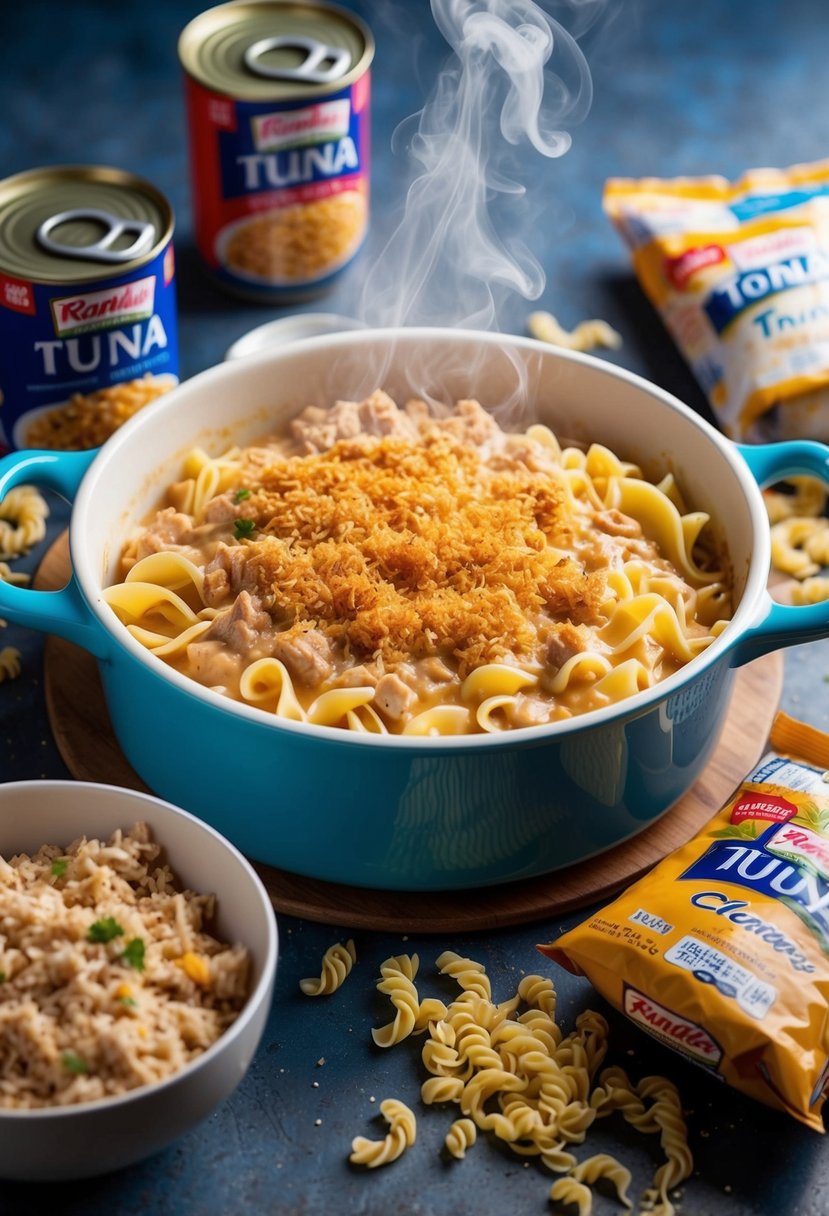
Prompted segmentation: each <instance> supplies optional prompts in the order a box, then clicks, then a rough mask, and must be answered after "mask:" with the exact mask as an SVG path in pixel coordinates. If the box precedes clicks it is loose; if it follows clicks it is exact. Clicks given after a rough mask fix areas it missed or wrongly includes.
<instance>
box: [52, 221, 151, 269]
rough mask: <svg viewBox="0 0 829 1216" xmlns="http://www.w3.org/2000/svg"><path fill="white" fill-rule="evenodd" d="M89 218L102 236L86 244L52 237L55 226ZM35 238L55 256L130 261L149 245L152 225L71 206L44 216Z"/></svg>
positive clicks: (87, 259) (97, 260)
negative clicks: (101, 232) (71, 242)
mask: <svg viewBox="0 0 829 1216" xmlns="http://www.w3.org/2000/svg"><path fill="white" fill-rule="evenodd" d="M90 221H91V222H92V223H94V224H96V225H100V226H102V227H103V228H104V232H103V235H102V236H100V237H99V238H98V240H97V241H93V242H91V243H90V244H76V245H69V244H64V243H63V242H61V241H59V240H56V239H54V238H53V237H52V233H53V232H54V231H55V229H56V228H59V227H60V226H61V225H62V224H71V223H76V222H80V223H88V222H90ZM36 237H37V241H38V243H39V244H40V246H41V247H42V248H43V249H45V250H46V251H47V252H48V253H54V254H57V255H58V256H59V257H66V258H79V259H82V260H83V261H87V262H104V263H107V264H111V265H117V264H120V263H123V262H131V261H132V260H133V259H134V258H137V257H141V255H142V254H144V253H147V252H148V250H150V249H151V248H152V246H153V244H154V242H155V226H154V225H153V224H150V223H148V222H147V221H146V220H139V219H122V218H120V217H119V216H117V215H112V214H111V212H109V211H99V210H97V209H96V208H92V207H89V208H86V207H75V208H73V209H72V210H69V211H58V212H57V213H56V214H55V215H51V216H49V218H48V219H45V220H44V221H43V222H42V223H41V224H40V225H39V226H38V228H37V231H36ZM125 237H127V238H129V237H131V238H132V239H131V240H128V243H127V244H126V245H125V244H123V243H122V242H123V239H124V238H125ZM116 246H118V247H117V248H116Z"/></svg>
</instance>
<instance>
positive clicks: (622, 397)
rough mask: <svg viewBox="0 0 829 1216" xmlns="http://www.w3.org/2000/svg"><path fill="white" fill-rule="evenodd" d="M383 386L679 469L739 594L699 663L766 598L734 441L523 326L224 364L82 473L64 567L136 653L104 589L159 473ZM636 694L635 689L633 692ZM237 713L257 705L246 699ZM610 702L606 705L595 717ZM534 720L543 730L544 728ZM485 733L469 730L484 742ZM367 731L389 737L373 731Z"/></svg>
mask: <svg viewBox="0 0 829 1216" xmlns="http://www.w3.org/2000/svg"><path fill="white" fill-rule="evenodd" d="M378 387H380V388H383V389H384V390H385V391H386V392H388V393H389V394H390V395H391V396H392V397H393V398H394V399H395V400H396V401H397V402H399V403H404V402H405V401H406V400H408V399H410V398H411V397H424V398H426V399H428V400H430V401H436V402H443V403H449V404H451V403H454V402H455V401H456V400H459V399H461V398H464V397H475V398H477V399H478V400H479V401H480V402H481V404H482V405H483V406H484V407H485V408H486V409H488V410H489V411H491V412H492V413H493V414H494V415H495V417H496V418H497V419H498V421H499V422H500V423H501V425H502V426H503V427H504V428H505V429H507V430H521V429H523V428H526V427H527V426H528V425H530V424H531V423H533V422H535V421H541V422H545V423H547V424H548V425H550V426H551V427H552V428H553V429H554V430H555V431H556V433H557V434H558V435H559V436H560V437H561V438H562V439H568V440H575V441H577V442H579V443H589V442H599V443H602V444H604V445H605V446H607V447H609V448H611V449H612V450H613V451H614V452H616V453H617V454H618V455H619V456H620V457H622V458H623V459H628V460H633V461H635V462H636V463H638V464H640V465H642V466H643V470H644V472H645V473H646V475H648V476H661V475H663V474H664V473H666V472H668V471H672V472H674V473H675V474H676V476H677V479H678V481H679V484H680V486H681V487H682V490H683V493H684V494H685V495H686V497H687V500H688V502H689V503H690V504H691V505H692V506H693V508H694V509H697V510H703V511H707V512H709V513H710V514H711V516H712V518H713V520H714V521H715V523H716V528H717V531H718V534H719V535H721V536H723V537H724V539H725V543H726V547H727V550H728V553H729V555H730V560H731V563H732V566H733V573H734V582H735V587H736V590H737V596H738V598H739V599H740V606H739V608H738V611H737V612H736V613H735V617H734V620H733V621H732V623H731V625H730V626H729V628H728V629H727V630H726V631H725V633H724V635H723V638H721V639H719V640H718V641H717V642H715V643H714V644H713V645H712V646H711V647H709V648H708V650H707V651H706V652H705V653H704V655H703V656H701V657H700V658H698V659H697V660H695V670H699V666H700V665H701V664H702V663H703V662H705V663H707V662H713V661H715V660H716V658H717V657H718V656H719V655H720V654H721V653H722V650H723V649H724V647H725V646H726V645H727V644H729V643H728V639H730V638H733V636H734V631H735V630H741V629H743V628H745V627H746V626H747V625H748V624H750V623H752V622H753V620H754V618H755V617H756V615H757V613H758V610H759V604H760V599H761V597H763V596H765V586H766V575H767V571H768V562H769V539H768V520H767V516H766V513H765V509H764V507H763V503H762V497H761V495H760V492H759V490H758V488H757V486H756V483H755V482H754V480H753V478H752V476H751V474H750V472H749V470H748V468H747V467H746V465H745V462H744V461H743V460H742V458H741V457H740V455H739V453H738V452H737V451H736V449H735V448H734V446H733V444H731V442H730V441H729V440H727V439H725V438H724V437H723V436H722V435H721V434H719V433H718V432H717V431H715V430H714V429H713V428H712V427H711V426H710V425H708V424H707V423H706V422H705V421H704V420H703V419H701V418H699V417H698V416H697V415H695V414H693V413H692V412H691V411H690V409H688V408H687V407H684V406H682V405H681V404H680V403H679V402H678V401H677V400H676V399H675V398H673V397H671V396H670V395H669V394H667V393H665V392H663V391H662V390H660V389H658V388H656V387H655V386H653V385H651V384H649V383H648V382H646V381H644V380H642V379H641V378H639V377H637V376H634V375H633V374H631V373H628V372H625V371H623V370H620V369H619V368H617V367H615V366H613V365H611V364H607V363H604V362H602V361H601V360H599V359H596V358H592V357H590V356H588V355H580V354H573V353H571V352H566V351H561V350H557V349H556V348H553V347H550V346H545V345H543V344H541V343H538V342H536V341H534V340H532V339H528V338H527V339H524V338H512V337H507V336H504V335H499V334H491V333H471V332H465V331H451V330H449V331H447V330H428V329H426V330H424V329H404V330H397V331H393V330H361V331H354V332H350V333H341V334H333V335H323V336H321V337H317V338H309V339H306V340H303V341H301V342H297V343H295V344H293V345H288V346H284V347H281V348H279V349H278V350H276V351H268V352H265V353H263V354H260V355H251V356H249V357H247V358H245V359H237V360H233V361H231V362H227V363H224V364H220V365H218V366H217V367H214V368H211V369H209V370H208V371H206V372H203V373H201V374H200V375H198V376H195V377H193V378H192V379H191V380H188V381H185V382H184V383H183V384H181V385H179V387H177V388H176V389H174V390H173V391H172V392H171V393H169V394H167V395H166V396H164V397H162V398H160V399H159V400H158V401H157V402H155V403H153V405H152V406H151V407H150V408H148V409H146V410H143V411H141V412H140V413H139V414H137V415H135V417H134V418H133V419H132V420H131V421H130V422H128V423H127V424H126V425H125V426H123V427H122V428H121V429H120V431H118V432H117V433H116V434H115V435H114V436H113V437H112V438H111V439H110V440H109V441H108V442H107V444H106V445H105V446H104V448H103V450H102V452H101V454H100V455H99V456H98V457H97V458H96V459H95V461H94V462H93V464H92V466H91V468H90V470H89V472H88V473H87V475H86V477H85V479H84V481H83V484H82V486H81V489H80V492H79V494H78V496H77V499H76V502H75V505H74V509H73V518H72V527H71V552H72V562H73V566H74V569H75V572H76V575H77V577H78V580H79V582H80V584H81V587H82V588H83V591H84V594H85V596H86V598H87V600H88V602H89V603H90V605H91V606H92V608H93V610H94V611H95V612H96V614H97V615H98V617H99V619H100V620H101V622H102V623H103V624H104V626H105V627H106V628H107V629H108V630H109V631H110V632H111V633H113V632H114V633H115V634H116V636H118V637H119V640H120V641H121V643H122V644H123V645H125V646H126V647H127V648H128V649H129V650H131V652H132V653H133V654H135V656H136V657H137V658H139V659H140V661H142V662H146V661H147V653H146V651H145V650H144V648H143V647H141V646H140V645H139V644H138V643H137V642H134V640H133V639H132V638H130V637H129V636H128V635H126V633H125V631H123V630H122V629H121V627H120V625H119V624H118V622H117V621H116V620H115V618H114V616H113V614H112V613H111V610H110V609H109V607H108V606H107V605H106V604H104V603H103V601H102V600H101V597H100V591H101V588H102V586H106V585H107V584H108V583H109V582H111V581H113V579H114V578H115V572H116V565H117V560H118V556H119V553H120V550H121V548H122V545H123V543H124V540H125V538H126V537H127V535H128V534H129V532H130V530H131V529H132V527H133V526H134V524H135V523H136V521H140V520H141V519H142V518H143V517H145V516H146V515H147V514H148V513H149V512H150V511H151V510H152V509H154V508H155V507H156V506H157V505H158V504H159V502H160V501H161V498H162V495H163V492H164V489H165V487H166V486H167V485H168V484H169V483H171V482H173V481H177V480H180V477H181V464H182V460H183V457H184V456H185V454H186V453H187V451H188V450H189V449H190V448H192V447H194V446H200V447H203V448H204V449H205V450H207V451H208V452H209V453H211V454H217V453H219V452H220V451H222V450H223V449H225V448H227V447H228V446H230V445H231V444H245V443H248V442H250V441H253V440H255V439H259V438H261V437H262V436H263V435H266V434H268V433H274V432H276V431H278V430H279V429H280V428H281V427H282V426H284V424H285V423H286V422H287V420H288V419H290V418H291V417H293V416H294V415H296V414H297V413H298V412H299V411H300V410H302V409H303V408H304V407H305V406H307V405H311V404H314V405H323V406H327V405H331V404H333V403H334V402H335V401H336V400H337V399H342V398H346V399H349V400H360V399H362V398H363V397H365V396H367V395H368V394H369V393H371V392H372V391H373V390H374V389H376V388H378ZM169 675H170V679H172V680H173V681H174V682H176V683H179V684H180V686H181V687H183V688H186V689H188V690H189V691H190V692H191V693H192V694H193V695H197V696H203V697H206V698H207V699H208V700H211V699H216V700H217V703H218V699H217V694H214V693H211V692H210V691H209V690H207V689H202V688H201V687H200V686H198V685H195V684H194V683H193V682H192V681H189V680H187V679H186V677H184V676H180V675H179V674H178V673H176V672H174V671H170V673H169ZM681 677H682V673H681V672H680V673H678V675H677V676H674V677H671V680H670V681H665V682H663V684H662V685H660V687H659V689H658V690H657V691H658V693H659V695H660V696H662V695H666V694H667V692H668V691H670V689H669V683H670V684H671V686H673V684H674V683H677V682H681ZM647 696H648V694H642V697H643V700H644V699H647ZM222 704H223V705H224V707H225V708H226V707H227V703H226V701H222ZM238 711H239V712H241V713H251V714H256V713H257V711H255V710H252V709H249V708H248V707H246V706H240V707H238ZM613 712H614V708H613V707H610V709H609V711H605V710H598V711H594V714H591V715H590V717H591V720H596V717H597V716H601V715H603V714H608V713H609V714H610V716H612V714H613ZM257 717H258V714H257ZM282 725H283V727H285V728H287V729H291V728H292V727H293V726H294V725H295V724H284V723H283V724H282ZM556 725H557V726H558V727H559V728H560V727H561V726H562V724H556ZM564 725H566V724H564ZM301 726H302V729H303V730H309V729H310V730H317V729H322V728H312V727H308V726H307V725H305V724H301ZM532 729H533V730H534V731H535V732H536V737H538V732H539V731H540V730H541V731H543V730H544V729H545V728H539V727H534V728H532ZM487 738H488V737H487V736H481V737H478V736H475V737H474V739H476V740H477V741H478V743H479V744H480V742H481V740H483V744H485V743H486V741H487ZM394 739H395V744H396V745H401V744H400V739H399V738H398V737H397V736H395V737H394ZM361 741H364V740H362V739H361ZM371 741H373V742H374V743H377V742H378V741H379V742H380V743H386V742H387V741H386V740H385V739H383V738H382V737H380V736H377V737H375V736H371ZM409 742H410V743H411V744H412V745H414V746H417V745H418V744H420V743H421V741H420V740H416V739H415V740H410V741H409ZM447 742H448V743H449V745H454V743H453V741H452V740H448V741H447ZM465 744H466V745H468V744H469V740H468V739H467V740H465Z"/></svg>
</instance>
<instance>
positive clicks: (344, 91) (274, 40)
mask: <svg viewBox="0 0 829 1216" xmlns="http://www.w3.org/2000/svg"><path fill="white" fill-rule="evenodd" d="M178 52H179V59H180V61H181V64H182V67H183V69H184V73H185V89H186V95H187V111H188V124H189V133H190V170H191V183H192V200H193V214H194V222H195V233H196V245H197V247H198V250H199V254H200V256H201V258H202V260H203V262H204V263H205V265H206V266H207V267H208V269H209V270H210V271H211V272H212V274H213V276H214V277H215V278H217V279H218V280H219V282H220V283H221V284H222V285H223V286H224V287H226V288H228V289H230V290H231V291H233V292H234V293H235V294H237V295H242V296H245V297H247V298H249V299H252V300H259V301H261V302H264V303H268V302H278V301H292V300H297V299H301V298H305V297H309V296H312V295H316V294H318V293H319V292H320V291H322V290H324V289H325V288H326V287H327V286H328V285H329V283H331V282H332V280H333V279H334V278H335V277H336V276H337V275H338V274H339V273H340V272H341V271H342V270H343V269H344V268H345V267H346V266H347V265H348V264H349V263H350V262H351V260H352V259H353V257H354V255H355V254H356V253H357V250H358V249H359V248H360V246H361V244H362V242H363V239H364V237H365V234H366V231H367V227H368V208H369V112H370V105H369V103H370V92H371V89H370V72H369V68H370V64H371V61H372V58H373V55H374V42H373V39H372V36H371V33H370V32H369V30H368V29H367V28H366V26H365V25H364V24H363V23H362V22H361V21H359V20H358V19H357V18H356V17H354V16H353V15H352V14H350V13H346V12H344V11H342V10H340V9H338V8H334V7H331V6H329V5H327V4H309V3H300V4H295V3H288V2H287V0H250V2H247V3H230V4H220V5H218V6H217V7H215V8H211V9H207V10H206V11H205V12H203V13H201V14H200V15H199V16H198V17H196V18H194V20H193V21H191V22H190V23H189V25H187V26H186V27H185V28H184V30H183V31H182V33H181V36H180V38H179V44H178Z"/></svg>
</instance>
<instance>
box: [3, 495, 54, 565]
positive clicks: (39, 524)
mask: <svg viewBox="0 0 829 1216" xmlns="http://www.w3.org/2000/svg"><path fill="white" fill-rule="evenodd" d="M48 517H49V506H48V504H47V502H46V500H45V498H44V497H43V495H42V494H41V493H40V491H39V490H37V489H36V488H35V487H34V486H14V487H13V488H12V489H11V490H9V492H8V494H6V496H5V498H3V500H2V501H0V560H1V559H4V558H9V557H22V556H23V555H24V554H26V553H28V552H29V550H30V549H31V548H32V547H33V546H34V545H36V544H37V543H38V542H39V541H41V540H43V538H44V536H45V535H46V520H47V519H48Z"/></svg>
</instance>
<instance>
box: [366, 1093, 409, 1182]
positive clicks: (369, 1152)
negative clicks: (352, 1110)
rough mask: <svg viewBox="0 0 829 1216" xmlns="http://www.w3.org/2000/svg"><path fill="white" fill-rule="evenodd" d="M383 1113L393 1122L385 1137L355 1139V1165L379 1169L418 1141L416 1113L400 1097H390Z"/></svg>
mask: <svg viewBox="0 0 829 1216" xmlns="http://www.w3.org/2000/svg"><path fill="white" fill-rule="evenodd" d="M380 1114H381V1115H382V1116H383V1118H384V1119H385V1120H386V1122H387V1123H388V1125H389V1130H388V1132H387V1133H386V1135H385V1136H384V1137H383V1139H382V1140H369V1139H367V1138H366V1137H365V1136H355V1137H354V1139H353V1140H352V1142H351V1156H350V1157H349V1161H351V1162H352V1163H353V1164H354V1165H365V1166H366V1167H367V1168H368V1169H376V1168H377V1167H378V1166H380V1165H388V1164H389V1162H390V1161H396V1160H397V1158H398V1157H400V1156H401V1155H402V1154H403V1153H404V1152H405V1151H406V1149H407V1148H408V1147H409V1146H410V1145H412V1144H414V1142H415V1139H416V1135H417V1120H416V1119H415V1116H414V1112H413V1111H411V1110H410V1109H409V1107H408V1106H406V1104H405V1103H404V1102H401V1101H400V1100H399V1099H398V1098H386V1099H385V1100H384V1101H383V1102H381V1103H380Z"/></svg>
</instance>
